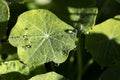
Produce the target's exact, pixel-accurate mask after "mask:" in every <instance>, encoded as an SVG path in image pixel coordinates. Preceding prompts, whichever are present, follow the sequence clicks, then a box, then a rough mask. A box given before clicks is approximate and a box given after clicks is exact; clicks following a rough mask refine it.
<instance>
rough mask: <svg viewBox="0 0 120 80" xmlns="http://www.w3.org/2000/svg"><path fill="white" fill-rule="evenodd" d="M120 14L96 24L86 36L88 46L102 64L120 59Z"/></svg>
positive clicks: (109, 63) (106, 64)
mask: <svg viewBox="0 0 120 80" xmlns="http://www.w3.org/2000/svg"><path fill="white" fill-rule="evenodd" d="M119 27H120V16H119V15H118V16H116V17H114V18H112V19H109V20H107V21H105V22H103V23H101V24H98V25H96V26H95V27H94V28H93V29H92V30H91V34H90V35H88V36H87V38H86V47H87V49H88V51H89V52H90V53H91V54H92V56H93V58H94V59H95V60H96V61H97V62H98V63H99V64H100V65H101V66H109V65H111V64H112V63H115V62H116V61H119V60H120V30H119Z"/></svg>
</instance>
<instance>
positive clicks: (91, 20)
mask: <svg viewBox="0 0 120 80" xmlns="http://www.w3.org/2000/svg"><path fill="white" fill-rule="evenodd" d="M53 4H54V6H53V7H51V8H50V10H52V11H53V12H54V13H55V14H56V15H57V16H59V17H60V18H61V19H62V20H64V21H66V22H67V23H68V24H70V25H72V26H73V27H74V28H77V29H78V30H80V31H82V32H84V33H87V32H89V29H90V28H91V27H93V26H94V24H95V20H96V16H97V13H98V10H97V7H96V0H80V1H79V0H68V1H66V2H65V1H64V0H57V1H55V2H54V3H53Z"/></svg>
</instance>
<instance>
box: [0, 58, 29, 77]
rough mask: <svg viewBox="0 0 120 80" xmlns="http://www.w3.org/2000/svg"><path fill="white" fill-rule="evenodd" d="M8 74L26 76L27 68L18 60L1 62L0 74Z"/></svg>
mask: <svg viewBox="0 0 120 80" xmlns="http://www.w3.org/2000/svg"><path fill="white" fill-rule="evenodd" d="M10 72H19V73H21V74H24V75H28V74H29V68H28V67H27V66H25V65H24V64H22V63H21V62H20V61H18V60H14V61H6V62H2V63H1V65H0V74H7V73H10Z"/></svg>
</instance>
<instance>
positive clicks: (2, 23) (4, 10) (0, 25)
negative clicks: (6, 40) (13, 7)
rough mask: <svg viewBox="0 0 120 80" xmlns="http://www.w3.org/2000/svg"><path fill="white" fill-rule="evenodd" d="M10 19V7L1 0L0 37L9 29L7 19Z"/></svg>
mask: <svg viewBox="0 0 120 80" xmlns="http://www.w3.org/2000/svg"><path fill="white" fill-rule="evenodd" d="M8 19H9V8H8V5H7V3H6V2H5V1H4V0H0V39H1V38H3V36H5V34H6V30H7V21H8Z"/></svg>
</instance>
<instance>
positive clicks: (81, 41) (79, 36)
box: [77, 33, 85, 80]
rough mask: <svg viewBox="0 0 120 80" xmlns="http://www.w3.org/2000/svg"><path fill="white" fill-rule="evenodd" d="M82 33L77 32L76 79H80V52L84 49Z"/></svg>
mask: <svg viewBox="0 0 120 80" xmlns="http://www.w3.org/2000/svg"><path fill="white" fill-rule="evenodd" d="M84 41H85V36H84V34H79V33H78V43H77V67H78V68H77V70H78V78H77V80H82V53H83V50H84Z"/></svg>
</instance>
